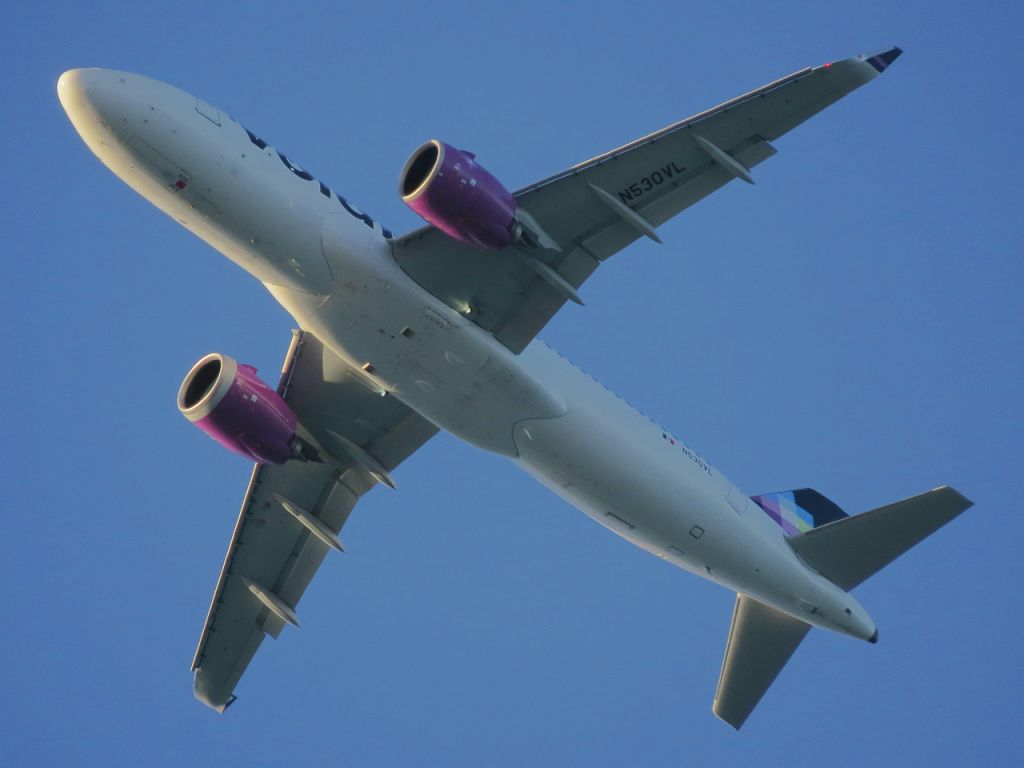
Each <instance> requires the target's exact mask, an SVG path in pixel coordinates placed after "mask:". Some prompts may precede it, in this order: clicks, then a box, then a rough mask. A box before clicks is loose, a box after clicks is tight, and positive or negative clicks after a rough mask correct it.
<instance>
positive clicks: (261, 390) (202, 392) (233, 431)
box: [178, 352, 298, 464]
mask: <svg viewBox="0 0 1024 768" xmlns="http://www.w3.org/2000/svg"><path fill="white" fill-rule="evenodd" d="M178 409H179V410H180V411H181V412H182V413H183V414H184V415H185V418H186V419H188V420H189V421H191V422H192V423H193V424H195V425H196V426H197V427H199V428H200V429H201V430H203V432H205V433H206V434H208V435H209V436H210V437H212V438H213V439H214V440H216V441H217V442H218V443H220V444H221V445H223V446H224V447H225V448H229V449H230V450H232V451H234V452H235V453H238V454H241V455H242V456H245V457H246V458H248V459H252V460H253V461H255V462H256V463H257V464H283V463H284V462H286V461H288V459H290V458H292V457H293V456H294V455H295V453H294V449H293V443H294V438H295V428H296V425H297V424H298V419H297V418H296V416H295V413H294V412H293V411H292V409H291V408H289V407H288V404H287V403H285V401H284V400H282V399H281V396H280V395H279V394H277V392H276V391H275V390H273V389H271V388H270V387H268V386H267V385H266V384H265V383H264V382H263V381H262V380H261V379H260V378H259V376H257V375H256V369H255V368H253V367H252V366H251V365H245V364H241V365H240V364H239V363H238V362H236V361H235V360H233V359H232V358H230V357H228V356H227V355H222V354H219V353H217V352H214V353H212V354H209V355H207V356H206V357H204V358H202V359H201V360H200V361H199V362H198V363H196V364H195V365H193V366H192V370H190V371H189V372H188V375H187V376H186V377H185V380H184V381H183V382H182V383H181V389H179V390H178Z"/></svg>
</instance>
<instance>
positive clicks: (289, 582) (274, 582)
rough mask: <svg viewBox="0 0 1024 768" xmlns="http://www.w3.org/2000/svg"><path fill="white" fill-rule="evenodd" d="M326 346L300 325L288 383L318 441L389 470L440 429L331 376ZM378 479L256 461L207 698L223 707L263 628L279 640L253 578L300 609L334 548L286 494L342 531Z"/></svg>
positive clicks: (217, 601) (204, 643)
mask: <svg viewBox="0 0 1024 768" xmlns="http://www.w3.org/2000/svg"><path fill="white" fill-rule="evenodd" d="M324 354H325V351H324V349H323V347H322V345H321V344H320V342H319V341H318V340H317V339H316V338H315V337H314V336H312V335H310V334H306V333H301V332H296V333H295V335H294V337H293V340H292V345H291V347H290V348H289V352H288V356H287V357H286V360H285V366H284V371H283V373H282V377H281V385H280V387H279V392H281V394H282V396H283V397H284V398H285V401H286V402H288V404H289V405H290V406H291V407H292V409H293V410H294V411H295V413H296V415H297V416H298V418H299V422H300V423H301V424H303V425H304V426H305V427H306V428H307V429H309V431H310V432H311V433H312V434H313V436H314V437H315V438H316V439H318V440H321V441H326V438H327V437H328V436H329V432H328V430H333V431H336V432H337V433H338V434H341V435H345V436H347V437H348V439H351V440H352V441H353V442H355V443H356V444H358V445H359V446H360V447H361V448H362V449H364V450H366V451H368V452H371V453H372V454H373V455H374V456H375V457H376V459H377V460H378V461H379V462H381V464H383V465H384V466H385V467H386V468H387V469H389V470H390V469H393V468H394V467H395V466H397V465H398V464H399V463H400V462H401V461H402V460H404V459H405V458H406V457H408V456H409V454H411V453H412V452H413V451H415V450H416V449H417V448H418V447H419V446H420V445H422V444H423V443H424V442H426V441H427V440H429V439H430V437H432V436H433V435H434V434H435V433H436V432H437V428H436V427H434V426H433V425H431V424H430V423H429V422H427V421H425V420H424V419H423V418H422V417H420V416H419V415H417V414H416V413H415V412H413V411H411V410H409V409H408V408H407V407H406V406H404V405H402V404H401V403H399V402H398V401H397V400H394V398H387V397H380V396H379V395H377V394H376V393H374V392H371V391H370V390H368V389H367V388H366V387H365V386H364V385H363V384H362V382H361V381H359V379H358V376H357V375H356V374H354V373H352V374H351V375H349V376H341V377H337V378H338V380H336V381H331V382H326V381H324V378H323V370H324V369H323V364H322V363H323V356H324ZM326 354H329V353H326ZM375 484H376V481H375V480H374V478H373V477H372V475H370V473H369V472H367V471H366V470H365V469H363V468H362V467H360V466H359V465H356V464H354V463H347V464H346V463H341V464H327V463H323V464H320V463H315V462H299V461H289V462H287V463H286V464H283V465H281V466H269V465H268V466H256V467H255V468H254V469H253V473H252V476H251V479H250V481H249V486H248V489H247V491H246V494H245V498H244V500H243V502H242V509H241V511H240V513H239V517H238V521H237V523H236V525H235V530H234V533H233V535H232V538H231V543H230V545H229V547H228V553H227V555H226V557H225V559H224V565H223V567H222V569H221V573H220V577H219V578H218V580H217V587H216V589H215V591H214V596H213V600H212V602H211V605H210V610H209V612H208V614H207V618H206V623H205V625H204V628H203V632H202V635H201V637H200V639H199V645H198V647H197V649H196V653H195V657H194V658H193V661H192V669H193V670H194V671H195V681H194V687H195V694H196V697H197V698H198V699H199V700H200V701H202V702H203V703H205V704H207V705H208V706H210V707H212V708H213V709H216V710H218V711H221V712H222V711H224V709H225V708H226V707H227V705H228V704H230V703H231V701H233V700H234V694H233V691H234V689H235V686H236V685H237V684H238V681H239V680H240V679H241V676H242V674H243V673H244V671H245V669H246V668H247V666H248V665H249V663H250V661H251V660H252V657H253V655H254V654H255V653H256V650H257V649H258V648H259V646H260V643H261V642H262V640H263V636H264V635H270V636H271V637H275V638H276V637H278V636H279V635H280V633H281V631H282V629H283V628H284V625H285V622H284V621H283V620H282V618H281V616H280V615H279V614H280V613H281V610H280V609H279V610H278V611H276V612H275V611H273V610H270V609H269V608H268V607H267V605H268V603H267V602H264V601H261V600H260V599H259V598H258V597H257V596H256V594H254V591H253V586H252V585H255V587H256V588H258V590H260V591H263V592H266V593H270V595H271V596H272V599H271V598H268V597H266V595H264V600H265V601H266V600H269V601H270V604H272V605H276V604H275V603H274V600H279V601H280V602H281V603H283V604H284V606H285V608H286V609H287V610H294V609H295V607H296V606H297V605H298V602H299V600H300V599H301V597H302V595H303V593H304V592H305V591H306V588H307V587H308V586H309V583H310V581H311V580H312V578H313V576H314V574H315V573H316V571H317V569H318V568H319V567H320V565H321V563H322V562H323V559H324V557H325V555H326V554H327V552H328V551H330V549H331V548H330V547H329V546H328V545H327V544H326V543H324V542H323V541H322V540H321V538H319V537H317V536H315V535H313V534H312V533H311V532H310V531H309V529H308V528H307V527H306V526H305V525H303V524H302V523H301V522H300V521H299V520H298V519H297V518H296V517H295V516H294V515H293V514H292V513H290V512H288V511H287V510H286V509H285V508H284V507H283V506H282V504H281V499H282V498H284V499H287V500H288V501H290V502H291V503H293V504H295V505H297V506H299V507H301V508H302V509H303V510H305V511H308V512H309V514H310V515H311V516H313V517H315V518H316V519H317V520H318V521H319V523H321V524H322V525H324V526H325V527H326V528H327V529H329V530H330V531H331V532H334V533H337V532H338V531H340V530H341V528H342V526H344V524H345V522H346V521H347V520H348V517H349V515H350V513H351V511H352V509H353V508H354V507H355V504H356V502H357V501H358V500H359V497H360V496H362V495H363V494H364V493H366V492H367V491H368V490H370V489H371V488H372V487H373V486H374V485H375ZM285 613H286V614H287V611H285Z"/></svg>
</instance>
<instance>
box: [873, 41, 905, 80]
mask: <svg viewBox="0 0 1024 768" xmlns="http://www.w3.org/2000/svg"><path fill="white" fill-rule="evenodd" d="M902 53H903V49H902V48H900V47H899V46H895V45H894V46H893V47H892V48H890V49H889V50H887V51H882V52H881V53H876V54H875V55H874V56H866V57H865V61H867V63H868V64H870V65H871V66H872V67H874V68H875V69H876V70H877V71H878V73H879V74H881V73H882V72H885V70H886V68H887V67H888V66H889V65H890V64H892V63H893V62H894V61H896V59H898V58H899V57H900V54H902Z"/></svg>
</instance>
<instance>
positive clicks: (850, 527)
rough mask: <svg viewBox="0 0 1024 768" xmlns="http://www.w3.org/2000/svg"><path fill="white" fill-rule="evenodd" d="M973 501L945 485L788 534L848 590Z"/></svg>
mask: <svg viewBox="0 0 1024 768" xmlns="http://www.w3.org/2000/svg"><path fill="white" fill-rule="evenodd" d="M973 503H974V502H972V501H970V500H968V499H966V498H964V497H963V496H961V495H960V494H959V493H958V492H957V491H955V490H954V489H953V488H950V487H949V486H948V485H944V486H942V487H941V488H936V489H935V490H932V491H928V492H927V493H922V494H919V495H917V496H911V497H910V498H909V499H904V500H903V501H897V502H896V503H894V504H889V505H888V506H885V507H879V508H878V509H874V510H872V511H870V512H865V513H863V514H860V515H854V516H853V517H846V518H842V519H839V520H836V521H835V522H832V523H828V524H827V525H824V526H822V527H821V528H813V529H811V530H808V531H805V532H804V533H800V534H797V535H795V536H790V537H789V538H788V539H787V541H788V542H789V545H790V546H791V547H792V548H793V550H794V551H795V552H796V553H797V554H798V555H799V556H800V557H801V558H803V559H804V561H805V562H807V563H808V564H809V565H811V566H812V567H814V568H815V569H816V570H817V571H818V572H819V573H821V574H822V575H823V576H824V577H825V578H827V579H828V580H829V581H831V582H833V583H834V584H836V585H837V586H839V587H840V588H842V589H845V590H847V591H849V590H851V589H853V588H854V587H856V586H857V585H858V584H860V583H861V582H863V581H864V580H865V579H867V578H868V577H870V576H872V575H874V574H875V573H877V572H878V571H880V570H882V568H884V567H885V566H887V565H888V564H889V563H891V562H892V561H893V560H895V559H896V558H897V557H899V556H900V555H902V554H903V553H904V552H906V551H907V550H908V549H910V548H911V547H913V546H914V545H915V544H918V543H920V542H921V541H922V540H924V539H925V538H927V537H928V536H930V535H931V534H933V533H935V531H937V530H938V529H939V528H941V527H942V526H944V525H945V524H946V523H948V522H949V521H950V520H952V519H953V518H955V517H956V516H957V515H959V514H960V513H961V512H963V511H964V510H966V509H968V508H969V507H970V506H971V505H972V504H973Z"/></svg>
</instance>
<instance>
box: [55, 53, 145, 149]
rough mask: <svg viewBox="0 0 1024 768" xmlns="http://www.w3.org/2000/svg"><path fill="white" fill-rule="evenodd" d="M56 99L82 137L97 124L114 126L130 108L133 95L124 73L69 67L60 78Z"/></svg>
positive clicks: (107, 126) (93, 129)
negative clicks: (127, 85)
mask: <svg viewBox="0 0 1024 768" xmlns="http://www.w3.org/2000/svg"><path fill="white" fill-rule="evenodd" d="M57 98H58V99H60V103H61V106H62V107H63V108H64V111H65V112H66V113H67V116H68V118H69V119H70V120H71V123H72V125H74V126H75V129H76V130H77V131H78V132H79V133H80V134H82V137H83V138H87V137H89V136H90V135H91V134H92V133H93V132H94V131H95V130H96V128H97V127H98V126H102V127H104V128H107V129H108V130H110V129H113V128H114V127H115V126H116V125H117V123H118V122H119V120H120V119H121V118H123V117H124V114H125V113H126V112H127V111H128V107H129V102H130V96H129V94H128V88H127V87H126V81H125V78H124V77H123V76H121V73H119V72H114V71H111V70H108V69H97V68H89V69H69V70H68V71H67V72H65V73H64V74H62V75H61V76H60V78H59V79H58V80H57Z"/></svg>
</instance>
